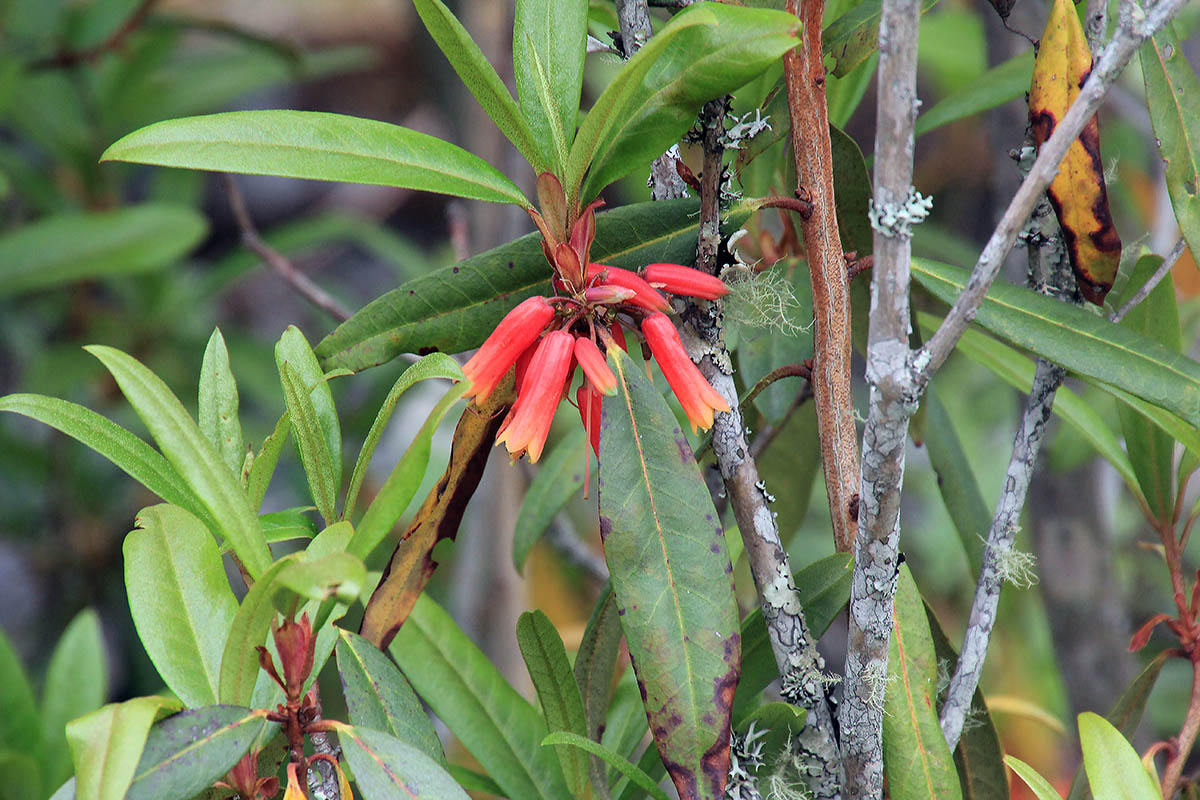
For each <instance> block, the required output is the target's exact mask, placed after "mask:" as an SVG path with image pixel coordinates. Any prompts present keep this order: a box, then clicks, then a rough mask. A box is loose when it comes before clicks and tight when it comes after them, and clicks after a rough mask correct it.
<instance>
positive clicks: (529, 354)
mask: <svg viewBox="0 0 1200 800" xmlns="http://www.w3.org/2000/svg"><path fill="white" fill-rule="evenodd" d="M537 347H538V346H537V342H534V343H533V344H531V345H529V347H526V348H525V349H524V350H522V351H521V355H519V356H517V364H516V367H517V374H516V376H515V378H516V380H515V381H514V383H515V386H516V389H517V393H518V394H520V392H521V387H522V386H524V385H525V373H526V372H528V371H529V362H530V361H532V360H533V354H534V353H536V352H537Z"/></svg>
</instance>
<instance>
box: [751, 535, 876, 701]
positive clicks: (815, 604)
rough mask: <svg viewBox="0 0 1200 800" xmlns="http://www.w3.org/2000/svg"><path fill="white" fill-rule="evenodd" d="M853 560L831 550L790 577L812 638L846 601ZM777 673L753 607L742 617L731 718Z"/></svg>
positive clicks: (759, 616) (825, 627) (822, 631)
mask: <svg viewBox="0 0 1200 800" xmlns="http://www.w3.org/2000/svg"><path fill="white" fill-rule="evenodd" d="M853 570H854V562H853V560H852V559H851V557H850V554H849V553H834V554H833V555H831V556H826V557H825V558H821V559H817V560H816V561H814V562H813V563H811V564H809V565H808V566H806V567H805V568H804V569H802V570H800V571H799V572H797V573H796V574H795V575H794V576H793V577H795V580H796V595H797V598H798V599H799V600H800V605H801V607H802V608H803V609H804V619H805V621H806V622H807V623H808V628H809V630H810V631H811V632H812V636H813V639H820V638H821V637H822V636H823V635H825V631H826V630H828V629H829V626H830V625H832V624H833V620H834V619H835V618H837V615H838V614H840V613H842V609H843V608H845V607H846V603H848V602H850V581H851V577H852V576H853ZM778 677H779V668H778V666H776V664H775V655H774V654H773V653H772V651H771V642H770V640H769V639H768V638H767V627H766V625H765V624H764V623H763V618H762V610H761V609H758V608H756V609H754V610H753V611H751V612H750V613H749V614H747V615H746V618H745V619H744V620H742V680H741V682H740V683H739V684H738V688H737V694H736V695H734V700H733V718H734V720H735V721H736V722H738V723H740V722H741V721H742V720H743V719H744V718H745V717H746V714H747V713H748V712H749V711H750V710H751V709H750V706H751V703H752V701H754V700H755V698H756V697H757V695H758V693H759V692H761V691H762V690H763V689H765V688H766V687H767V684H769V683H770V682H771V681H773V680H775V679H776V678H778Z"/></svg>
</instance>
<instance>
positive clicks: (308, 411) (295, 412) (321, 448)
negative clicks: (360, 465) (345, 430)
mask: <svg viewBox="0 0 1200 800" xmlns="http://www.w3.org/2000/svg"><path fill="white" fill-rule="evenodd" d="M279 380H280V383H282V384H283V396H284V399H285V400H286V402H287V409H288V419H289V420H291V423H292V431H293V432H294V433H295V434H296V446H297V448H298V449H299V450H300V463H301V464H303V465H304V474H305V475H306V476H307V477H308V488H309V491H310V492H312V497H313V502H314V503H316V505H317V510H318V511H320V512H321V516H322V517H323V518H324V520H325V524H326V525H329V524H331V523H333V521H334V520H335V519H337V483H336V480H337V479H336V478H335V477H334V472H333V456H332V455H331V454H330V452H329V445H328V443H327V441H326V439H325V437H324V436H323V435H322V431H321V425H320V423H318V422H317V412H316V410H315V409H314V408H313V401H312V397H311V396H310V395H309V394H308V391H307V387H306V386H305V385H304V382H303V380H301V378H300V376H299V375H297V374H296V371H295V370H294V369H293V368H292V365H291V364H289V363H288V362H286V361H284V362H283V363H281V364H280V365H279ZM322 383H324V381H322Z"/></svg>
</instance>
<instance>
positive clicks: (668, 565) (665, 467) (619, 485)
mask: <svg viewBox="0 0 1200 800" xmlns="http://www.w3.org/2000/svg"><path fill="white" fill-rule="evenodd" d="M610 359H611V364H612V366H613V369H614V371H615V372H616V374H617V382H618V387H619V393H618V394H617V396H616V397H613V398H605V402H604V405H603V413H602V416H601V423H600V431H601V434H600V476H599V486H600V489H599V492H598V494H599V500H600V533H601V536H602V538H603V539H604V554H605V559H606V560H607V561H608V567H609V571H610V572H611V574H612V585H613V591H614V592H615V594H616V597H617V605H618V607H619V609H620V614H621V626H622V628H623V629H624V631H625V641H626V643H627V644H628V645H629V652H630V656H631V659H632V661H633V665H634V668H635V671H636V673H637V678H638V683H639V685H640V686H641V688H642V692H643V695H642V696H643V698H644V701H645V707H646V715H647V717H648V718H649V720H650V728H651V730H652V731H654V733H655V743H656V744H657V745H658V750H659V753H660V754H661V755H662V758H663V762H664V763H666V764H670V765H672V768H671V778H672V780H673V781H674V782H675V785H676V787H677V788H678V789H679V793H680V796H681V797H682V798H688V799H689V800H691V799H692V798H719V797H721V796H722V794H723V792H724V787H725V778H726V771H727V763H726V762H725V758H727V756H723V754H722V753H721V752H720V750H719V749H718V750H714V749H713V748H714V747H716V748H719V747H720V745H719V742H721V741H725V742H728V737H729V726H730V713H731V710H732V707H733V694H734V690H735V689H736V687H737V681H738V675H739V673H740V671H741V668H740V663H741V661H740V655H741V646H740V644H741V637H740V630H739V627H738V614H737V605H736V603H735V602H734V594H733V581H732V572H733V568H732V567H731V566H730V563H729V555H728V553H727V552H726V550H725V534H724V531H723V530H722V528H721V524H720V521H719V519H718V517H717V513H716V510H715V509H714V508H713V505H712V498H711V496H710V495H709V493H708V489H707V488H706V487H705V485H704V479H703V478H702V477H701V476H700V470H699V468H698V467H697V466H696V462H695V459H694V457H693V456H692V451H691V448H690V447H689V446H688V443H687V439H686V438H685V437H684V435H683V432H682V431H681V430H680V428H679V426H678V424H677V422H676V420H675V418H674V416H673V415H672V414H671V412H670V409H669V408H668V407H667V405H666V402H665V401H664V400H663V398H662V395H660V394H659V393H658V390H657V389H655V388H654V385H653V384H652V383H650V381H649V380H648V379H647V378H646V376H645V375H644V374H642V373H641V372H640V371H639V370H638V368H637V367H635V366H634V365H633V362H632V361H631V360H630V359H629V357H628V356H627V355H625V354H624V353H623V352H621V351H620V350H617V351H616V352H615V353H612V354H610ZM727 746H728V745H727V744H726V747H727Z"/></svg>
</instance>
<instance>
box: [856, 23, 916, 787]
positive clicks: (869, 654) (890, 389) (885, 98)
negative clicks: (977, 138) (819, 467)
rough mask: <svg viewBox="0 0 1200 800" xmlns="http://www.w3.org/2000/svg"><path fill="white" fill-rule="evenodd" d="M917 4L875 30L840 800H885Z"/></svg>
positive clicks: (908, 370)
mask: <svg viewBox="0 0 1200 800" xmlns="http://www.w3.org/2000/svg"><path fill="white" fill-rule="evenodd" d="M920 13H921V9H920V3H919V2H918V0H884V3H883V13H882V16H881V18H880V22H879V92H878V101H877V108H876V119H877V122H876V128H875V153H876V160H875V196H874V199H873V206H874V213H873V217H874V220H875V222H873V225H874V227H875V237H874V257H875V261H874V267H873V268H872V277H871V312H870V327H869V335H868V344H867V374H866V377H867V382H868V384H869V385H870V388H871V394H870V408H869V412H868V417H867V424H866V428H865V429H864V431H863V449H862V484H861V488H860V494H859V496H860V505H859V517H858V536H857V538H856V539H855V543H854V546H855V555H854V575H853V580H852V583H851V588H850V631H849V637H848V638H849V646H848V648H847V652H846V668H845V685H844V689H843V692H842V706H841V711H840V713H839V717H838V719H839V722H840V723H841V731H842V757H843V763H844V765H845V769H846V794H847V796H848V797H852V798H877V797H879V796H880V795H881V793H882V791H883V690H884V686H885V685H886V679H887V664H888V646H889V643H890V639H891V633H892V599H893V597H894V596H895V593H896V575H897V569H898V557H899V549H898V548H899V539H900V490H901V487H902V485H903V481H904V450H905V445H906V443H907V440H908V422H909V419H910V418H911V417H912V414H913V412H914V411H916V408H917V400H918V398H919V390H918V387H917V385H916V382H915V375H914V370H913V367H912V364H911V360H910V355H911V351H910V349H909V346H908V333H909V330H910V322H909V306H908V291H909V282H910V274H909V262H910V259H911V254H912V240H911V234H910V233H909V231H908V227H907V225H905V224H899V225H890V226H889V225H888V224H887V222H886V221H887V220H889V219H893V218H895V217H896V216H899V217H901V218H906V215H905V213H903V212H904V211H905V210H906V209H909V208H910V207H911V206H912V204H913V203H914V202H915V201H916V200H917V196H916V195H915V193H914V192H913V188H912V168H913V123H914V122H915V120H916V116H917V108H918V107H919V105H920V102H919V101H918V99H917V90H916V77H917V33H918V29H919V26H920Z"/></svg>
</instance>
